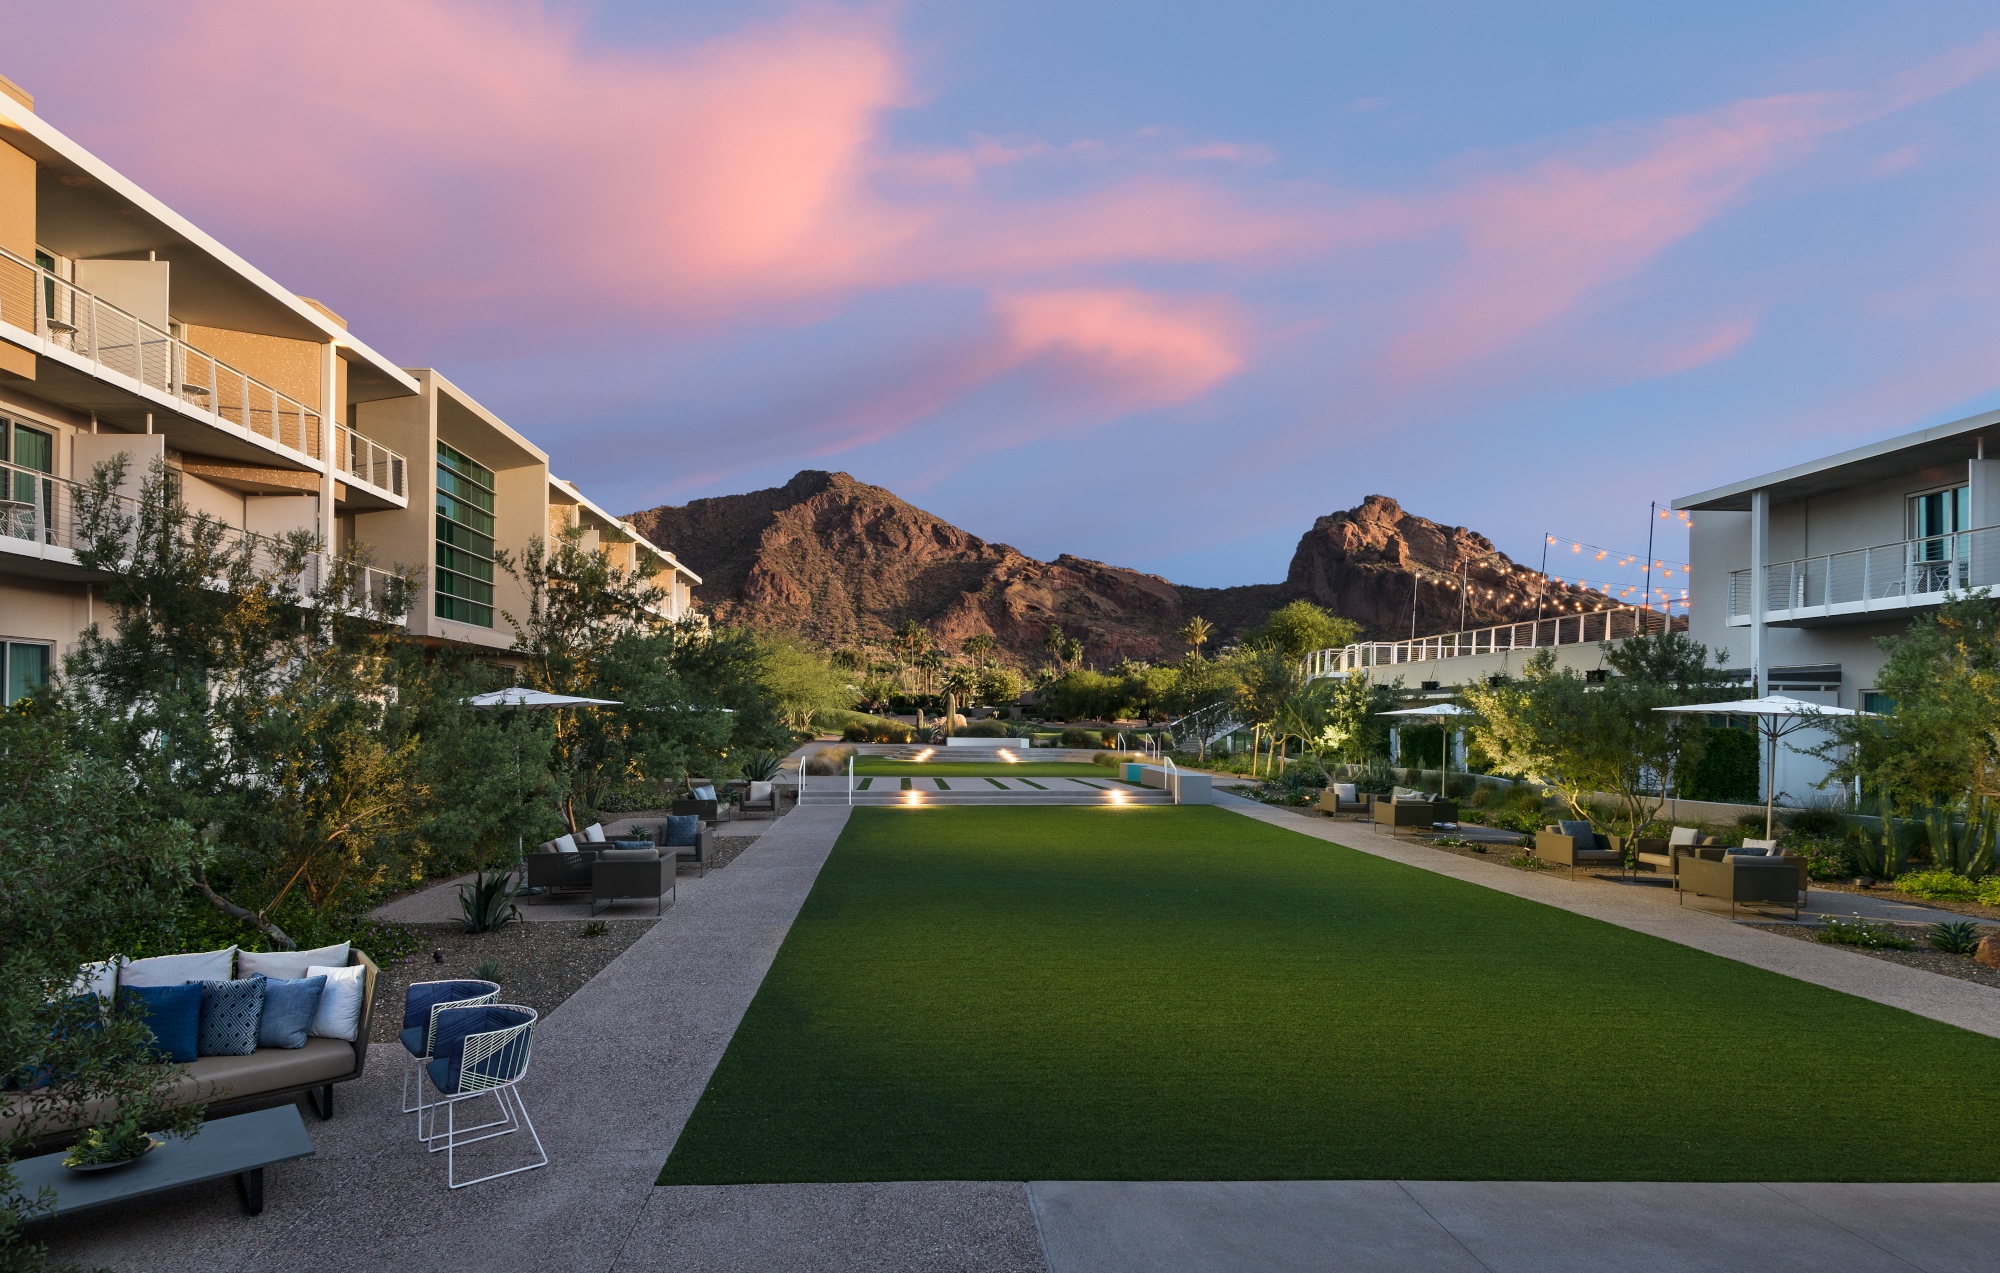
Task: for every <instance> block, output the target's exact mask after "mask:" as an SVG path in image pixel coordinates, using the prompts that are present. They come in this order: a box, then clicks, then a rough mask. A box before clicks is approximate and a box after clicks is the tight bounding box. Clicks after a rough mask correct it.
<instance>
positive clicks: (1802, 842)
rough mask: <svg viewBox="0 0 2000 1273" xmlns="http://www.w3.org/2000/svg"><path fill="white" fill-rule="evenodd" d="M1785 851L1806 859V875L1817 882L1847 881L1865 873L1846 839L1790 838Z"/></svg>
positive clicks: (1786, 842)
mask: <svg viewBox="0 0 2000 1273" xmlns="http://www.w3.org/2000/svg"><path fill="white" fill-rule="evenodd" d="M1785 851H1786V852H1787V853H1796V854H1798V855H1799V856H1800V857H1802V858H1804V859H1805V860H1806V874H1807V875H1808V876H1810V877H1811V878H1813V879H1816V880H1845V879H1852V878H1853V877H1854V876H1856V875H1861V874H1864V873H1865V872H1863V871H1862V870H1861V867H1860V863H1859V861H1858V860H1857V858H1856V855H1855V852H1854V849H1853V846H1852V845H1851V844H1850V843H1849V841H1848V840H1847V839H1845V838H1841V839H1826V838H1810V837H1799V838H1796V839H1790V838H1788V839H1787V840H1786V841H1785Z"/></svg>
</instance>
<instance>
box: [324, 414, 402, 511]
mask: <svg viewBox="0 0 2000 1273" xmlns="http://www.w3.org/2000/svg"><path fill="white" fill-rule="evenodd" d="M333 468H334V471H335V472H336V473H338V474H340V475H341V476H342V477H345V478H347V479H349V480H351V481H355V482H362V483H365V484H367V485H369V486H372V487H374V488H375V489H376V490H378V491H387V492H389V493H390V494H391V495H401V496H404V497H407V496H408V494H409V492H408V490H407V489H406V485H407V483H408V480H409V479H408V471H409V462H408V461H406V460H405V459H404V458H403V457H402V456H401V455H400V454H398V453H397V452H395V451H391V450H390V449H389V448H388V447H386V446H383V445H382V444H381V443H380V442H377V441H375V440H374V439H373V438H370V437H366V436H364V435H362V434H359V433H356V432H355V431H354V430H352V429H350V428H348V427H347V426H346V425H344V424H336V425H334V426H333Z"/></svg>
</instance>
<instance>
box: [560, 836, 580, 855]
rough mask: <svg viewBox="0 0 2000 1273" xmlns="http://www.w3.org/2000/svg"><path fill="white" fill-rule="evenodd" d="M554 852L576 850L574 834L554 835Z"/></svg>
mask: <svg viewBox="0 0 2000 1273" xmlns="http://www.w3.org/2000/svg"><path fill="white" fill-rule="evenodd" d="M556 852H558V853H574V852H576V837H575V836H573V835H559V836H557V837H556Z"/></svg>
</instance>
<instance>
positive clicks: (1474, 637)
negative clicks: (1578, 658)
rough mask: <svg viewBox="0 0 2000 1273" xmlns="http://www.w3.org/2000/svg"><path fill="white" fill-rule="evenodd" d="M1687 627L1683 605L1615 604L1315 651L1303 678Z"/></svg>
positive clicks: (1618, 638) (1579, 642) (1676, 602)
mask: <svg viewBox="0 0 2000 1273" xmlns="http://www.w3.org/2000/svg"><path fill="white" fill-rule="evenodd" d="M1687 623H1688V620H1687V602H1685V601H1673V602H1669V603H1666V608H1665V609H1660V608H1658V607H1655V608H1653V609H1650V610H1649V609H1645V608H1643V607H1640V606H1617V607H1613V608H1611V609H1606V610H1590V611H1586V612H1584V613H1583V614H1563V615H1550V616H1548V617H1546V618H1542V619H1530V620H1527V621H1525V622H1522V623H1502V624H1496V625H1495V626H1493V627H1490V628H1475V629H1472V630H1470V631H1466V632H1447V633H1445V634H1443V635H1442V636H1431V637H1418V638H1416V639H1415V640H1411V641H1362V642H1359V643H1357V644H1354V645H1348V646H1342V647H1341V648H1339V649H1329V650H1314V651H1313V652H1312V653H1310V654H1308V655H1306V657H1305V667H1304V672H1305V676H1306V679H1307V680H1314V679H1317V678H1319V677H1322V676H1346V675H1347V674H1348V673H1349V672H1354V671H1359V670H1361V669H1363V668H1371V667H1393V666H1396V665H1398V664H1403V663H1432V662H1436V661H1438V660H1440V659H1463V658H1471V657H1473V656H1475V655H1484V654H1505V653H1508V652H1509V651H1512V650H1532V649H1537V648H1539V647H1541V646H1547V645H1582V644H1586V643H1593V642H1597V641H1619V640H1623V639H1624V638H1626V637H1631V636H1637V635H1639V634H1640V633H1641V632H1666V631H1675V632H1683V631H1686V630H1687Z"/></svg>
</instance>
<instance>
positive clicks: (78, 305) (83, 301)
mask: <svg viewBox="0 0 2000 1273" xmlns="http://www.w3.org/2000/svg"><path fill="white" fill-rule="evenodd" d="M0 323H6V324H7V325H8V326H10V327H14V328H17V329H19V330H21V331H25V332H28V333H30V334H31V335H34V336H36V337H38V338H39V339H41V340H42V341H43V342H45V343H46V344H48V345H51V346H53V347H55V348H57V349H62V350H67V351H68V352H70V353H72V354H75V355H77V356H78V357H80V358H87V359H89V360H90V361H91V362H92V363H94V364H96V367H97V369H98V371H99V372H100V373H103V372H105V371H110V372H115V373H117V374H119V375H122V376H126V377H128V378H130V379H132V380H136V381H138V382H139V383H141V384H143V385H146V386H147V387H148V388H151V389H154V390H157V391H159V392H160V393H163V394H166V395H167V396H169V397H171V398H174V399H176V400H177V401H178V402H180V404H181V405H182V407H183V409H185V410H186V411H188V412H189V413H190V414H192V415H194V416H196V417H197V418H199V417H201V416H209V417H212V418H214V419H215V420H218V421H221V422H223V423H227V424H233V425H235V426H236V427H237V428H240V429H242V430H243V431H244V432H246V433H253V434H256V435H257V436H259V437H263V438H268V439H270V440H271V441H272V442H274V443H276V444H277V445H278V446H280V447H282V448H284V449H285V450H288V451H292V452H294V453H296V454H299V455H304V456H309V457H310V458H312V459H315V460H318V459H324V458H325V455H326V438H325V429H324V428H323V427H322V422H321V420H320V414H319V412H318V411H317V410H315V409H314V408H312V407H308V406H306V405H305V404H304V403H302V402H300V401H298V400H297V399H296V398H292V397H290V396H288V395H286V394H283V393H280V392H279V391H278V390H276V389H273V388H272V387H271V386H269V385H267V384H265V383H264V382H263V381H261V380H258V379H257V378H256V377H254V376H250V375H246V374H245V373H243V372H241V371H238V370H236V368H234V367H231V366H230V365H229V364H228V363H225V362H223V361H222V360H221V359H219V358H216V357H215V356H214V355H212V354H207V353H203V352H202V351H201V350H200V349H198V348H196V347H195V346H193V345H190V344H188V343H187V342H186V341H184V340H181V339H180V338H179V337H177V336H174V335H173V334H172V333H170V332H165V331H162V330H160V329H159V328H158V327H155V326H153V325H152V324H151V323H149V322H147V321H146V320H145V319H143V318H140V317H138V316H137V315H134V314H130V313H128V312H126V311H125V310H123V309H120V308H119V307H118V306H116V305H113V304H112V303H111V302H109V301H107V300H104V299H102V298H100V297H99V296H97V295H96V294H95V293H92V292H88V291H85V290H84V289H83V288H80V287H78V286H77V285H76V284H74V283H72V282H70V281H69V280H68V279H65V278H62V277H60V276H59V275H57V274H56V273H55V272H54V271H52V270H48V269H44V268H43V267H42V266H40V265H37V264H35V263H34V262H32V261H28V260H24V259H23V258H21V257H19V256H16V255H15V254H14V253H12V252H10V251H8V250H7V249H5V248H0Z"/></svg>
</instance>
